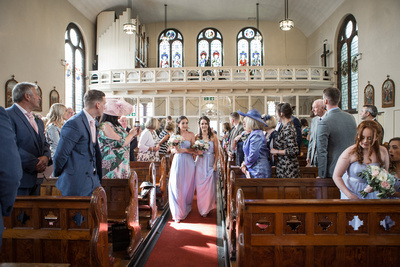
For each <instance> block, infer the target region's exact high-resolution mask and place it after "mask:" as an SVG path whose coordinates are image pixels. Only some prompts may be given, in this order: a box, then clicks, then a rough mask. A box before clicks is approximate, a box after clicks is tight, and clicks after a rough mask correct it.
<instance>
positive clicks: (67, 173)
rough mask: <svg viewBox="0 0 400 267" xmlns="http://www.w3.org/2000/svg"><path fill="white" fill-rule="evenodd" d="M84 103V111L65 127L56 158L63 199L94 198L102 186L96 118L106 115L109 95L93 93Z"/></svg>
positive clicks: (55, 167)
mask: <svg viewBox="0 0 400 267" xmlns="http://www.w3.org/2000/svg"><path fill="white" fill-rule="evenodd" d="M83 100H84V106H85V107H84V109H83V110H82V111H81V112H80V113H78V114H76V115H75V116H73V117H72V118H70V119H69V120H68V121H67V122H66V123H65V124H64V126H63V127H62V129H61V135H60V141H59V142H58V146H57V149H56V152H55V154H54V176H56V177H57V176H58V180H57V183H56V187H57V188H58V189H60V191H61V194H62V195H63V196H91V195H92V193H93V191H94V189H95V188H96V187H98V186H100V183H101V177H102V174H101V171H102V169H101V161H102V157H101V152H100V147H99V143H98V141H97V134H98V131H97V125H98V122H97V121H96V119H95V118H96V117H98V116H101V115H102V114H103V111H104V106H105V104H106V99H105V94H104V93H103V92H101V91H98V90H90V91H88V92H86V94H85V96H84V99H83Z"/></svg>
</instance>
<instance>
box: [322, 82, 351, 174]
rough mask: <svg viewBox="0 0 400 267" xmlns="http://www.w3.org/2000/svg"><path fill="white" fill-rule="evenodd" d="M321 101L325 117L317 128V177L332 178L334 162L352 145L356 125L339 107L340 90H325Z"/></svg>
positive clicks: (332, 88)
mask: <svg viewBox="0 0 400 267" xmlns="http://www.w3.org/2000/svg"><path fill="white" fill-rule="evenodd" d="M323 101H324V103H325V105H326V109H327V115H326V117H325V118H324V119H323V120H321V121H320V122H319V123H318V126H317V162H318V176H319V177H321V178H325V177H332V175H333V171H334V170H335V166H336V162H337V160H338V158H339V156H340V154H342V152H343V151H344V150H345V149H346V148H348V147H349V146H351V145H352V144H354V138H355V136H356V133H357V124H356V120H355V119H354V117H353V116H352V115H350V114H348V113H346V112H344V111H342V110H341V109H340V108H339V107H338V104H339V101H340V90H339V89H337V88H334V87H330V88H326V89H325V90H324V92H323Z"/></svg>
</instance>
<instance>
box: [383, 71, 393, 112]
mask: <svg viewBox="0 0 400 267" xmlns="http://www.w3.org/2000/svg"><path fill="white" fill-rule="evenodd" d="M394 93H395V88H394V82H393V80H392V79H390V78H389V75H388V76H387V79H386V80H385V81H384V82H383V84H382V108H389V107H394Z"/></svg>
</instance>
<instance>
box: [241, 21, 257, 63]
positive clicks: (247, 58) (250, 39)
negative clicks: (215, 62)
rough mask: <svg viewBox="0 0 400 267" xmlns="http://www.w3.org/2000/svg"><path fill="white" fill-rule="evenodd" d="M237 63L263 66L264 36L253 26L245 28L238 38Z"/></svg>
mask: <svg viewBox="0 0 400 267" xmlns="http://www.w3.org/2000/svg"><path fill="white" fill-rule="evenodd" d="M236 42H237V65H238V66H262V65H263V49H262V47H263V37H262V35H261V33H260V32H259V31H258V30H257V29H256V28H253V27H247V28H243V29H241V30H240V31H239V33H238V35H237V38H236Z"/></svg>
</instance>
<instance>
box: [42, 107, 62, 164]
mask: <svg viewBox="0 0 400 267" xmlns="http://www.w3.org/2000/svg"><path fill="white" fill-rule="evenodd" d="M66 111H67V107H66V106H65V105H64V104H61V103H56V104H53V105H52V106H51V107H50V111H49V114H47V123H46V140H47V143H49V145H50V151H51V158H53V157H54V153H55V152H56V149H57V145H58V141H59V140H60V131H61V127H62V126H63V125H64V122H65V118H66V117H67V113H66Z"/></svg>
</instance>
